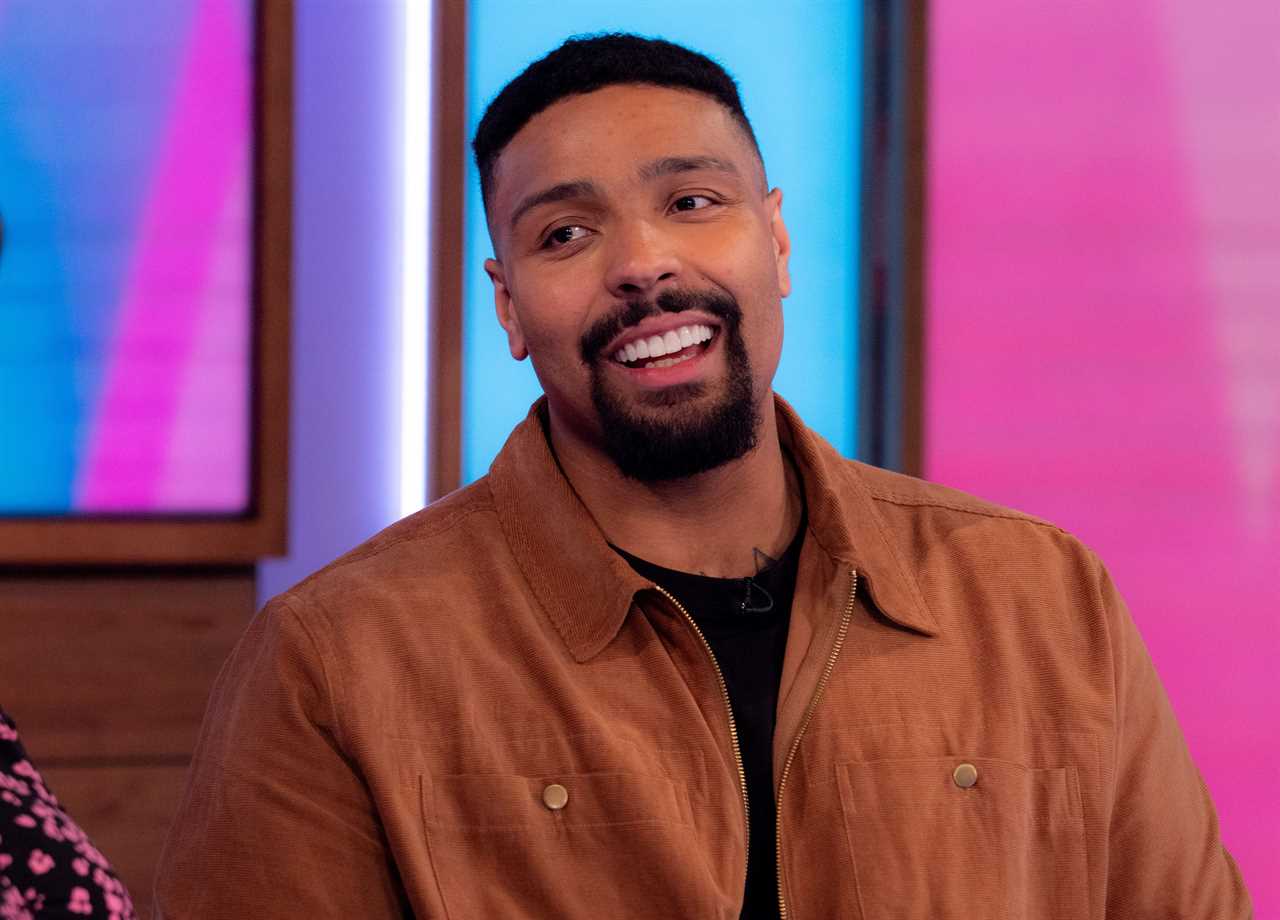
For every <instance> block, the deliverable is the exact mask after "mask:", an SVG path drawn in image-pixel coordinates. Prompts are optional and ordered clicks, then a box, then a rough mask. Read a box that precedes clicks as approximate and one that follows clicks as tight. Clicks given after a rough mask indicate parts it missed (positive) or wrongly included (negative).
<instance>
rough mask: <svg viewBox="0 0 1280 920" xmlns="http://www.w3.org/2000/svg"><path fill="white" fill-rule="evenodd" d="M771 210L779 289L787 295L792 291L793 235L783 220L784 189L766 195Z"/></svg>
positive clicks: (771, 226)
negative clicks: (791, 261)
mask: <svg viewBox="0 0 1280 920" xmlns="http://www.w3.org/2000/svg"><path fill="white" fill-rule="evenodd" d="M765 207H766V208H767V209H768V212H769V231H770V232H771V233H772V234H773V257H774V260H775V261H776V262H777V267H778V290H780V291H781V292H782V296H783V297H786V296H788V295H790V293H791V268H790V259H791V236H790V235H789V234H788V233H787V225H786V224H785V223H783V222H782V189H780V188H775V189H774V190H773V191H771V192H770V193H769V194H768V195H767V196H765Z"/></svg>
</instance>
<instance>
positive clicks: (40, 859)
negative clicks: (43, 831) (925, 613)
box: [27, 850, 53, 875]
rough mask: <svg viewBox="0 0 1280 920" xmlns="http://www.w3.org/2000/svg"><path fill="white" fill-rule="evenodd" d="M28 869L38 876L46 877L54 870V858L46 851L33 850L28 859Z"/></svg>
mask: <svg viewBox="0 0 1280 920" xmlns="http://www.w3.org/2000/svg"><path fill="white" fill-rule="evenodd" d="M27 868H28V869H30V870H31V871H32V872H34V873H35V874H36V875H44V874H45V873H46V872H48V871H49V870H50V869H52V868H53V857H52V856H50V855H49V854H48V853H46V852H45V851H44V850H32V851H31V855H30V856H29V857H27Z"/></svg>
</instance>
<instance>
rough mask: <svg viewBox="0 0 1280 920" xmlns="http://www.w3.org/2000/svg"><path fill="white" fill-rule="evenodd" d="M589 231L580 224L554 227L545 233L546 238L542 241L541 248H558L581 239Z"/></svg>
mask: <svg viewBox="0 0 1280 920" xmlns="http://www.w3.org/2000/svg"><path fill="white" fill-rule="evenodd" d="M589 232H590V231H589V230H587V228H586V227H583V226H581V225H580V224H565V225H564V226H563V227H556V228H555V229H554V230H552V231H551V232H550V233H548V234H547V238H546V239H545V240H543V242H542V248H543V249H559V248H560V247H562V246H567V245H569V244H570V243H572V242H575V241H577V240H580V239H582V238H583V237H584V236H586V235H587V234H588V233H589Z"/></svg>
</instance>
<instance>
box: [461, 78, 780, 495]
mask: <svg viewBox="0 0 1280 920" xmlns="http://www.w3.org/2000/svg"><path fill="white" fill-rule="evenodd" d="M780 205H781V193H780V192H779V191H777V190H776V189H775V190H774V191H773V192H771V193H767V194H766V192H765V186H764V176H763V169H762V167H761V165H760V162H759V159H758V158H757V156H756V153H755V150H754V148H753V147H752V145H751V143H750V142H749V140H748V139H747V138H746V136H745V134H744V133H743V131H742V129H741V128H740V127H739V126H738V124H737V123H736V122H735V121H734V120H733V118H732V116H731V115H730V114H729V113H728V111H727V110H725V109H724V108H723V107H722V106H721V105H720V104H719V103H718V102H716V101H715V100H714V99H712V98H710V97H708V96H704V95H702V94H700V93H694V92H687V91H682V90H673V89H666V88H661V87H654V86H648V85H626V86H611V87H606V88H604V89H600V90H597V91H595V92H592V93H588V94H586V95H582V96H573V97H569V98H567V99H564V100H561V101H560V102H558V103H556V104H555V105H553V106H551V107H550V108H548V109H546V110H545V111H543V112H541V113H539V114H538V115H537V116H535V117H534V118H533V119H531V120H530V121H529V123H528V124H527V125H525V127H524V128H522V129H521V131H520V132H519V133H518V134H517V135H516V136H515V137H514V138H513V139H512V141H511V143H510V144H508V146H507V147H506V148H505V149H504V150H503V152H502V154H501V156H500V157H499V159H498V163H497V168H496V170H495V174H494V183H493V187H492V191H491V196H490V203H489V219H490V230H491V233H492V236H493V240H494V246H495V251H496V254H497V256H498V260H496V261H495V260H490V261H489V262H487V263H486V265H485V268H486V270H487V271H488V272H489V275H490V277H491V278H492V280H493V283H494V295H495V300H496V304H497V310H498V318H499V320H500V321H501V323H502V325H503V327H504V328H505V329H506V331H507V336H508V340H509V344H510V347H511V353H512V355H513V356H515V357H517V358H523V357H525V356H526V355H529V356H531V357H532V359H533V365H534V370H535V371H536V373H537V375H538V379H539V381H540V382H541V383H542V387H543V389H544V390H545V391H546V393H547V397H548V402H549V405H550V408H551V412H552V417H553V422H554V423H557V424H560V425H564V426H567V427H568V428H569V429H571V430H572V432H573V433H574V435H575V436H577V437H579V438H581V439H584V440H586V441H588V442H589V443H592V444H596V445H598V446H599V447H601V448H602V449H603V450H605V451H606V452H607V453H608V454H609V455H610V456H611V457H612V458H613V459H614V461H615V462H616V463H617V464H618V465H619V467H620V468H621V469H622V471H623V472H624V473H626V474H627V475H630V476H633V477H635V478H638V479H645V480H663V479H672V478H679V477H682V476H688V475H692V474H695V473H698V472H702V471H704V470H706V469H711V468H714V467H716V466H719V465H720V464H722V463H725V462H727V461H728V460H732V459H736V457H738V456H741V455H742V454H743V453H745V452H746V451H747V450H749V449H750V447H751V446H752V445H753V444H754V443H755V434H756V428H757V426H758V424H759V420H760V413H761V410H762V408H763V407H764V405H765V403H766V401H767V400H768V397H769V393H770V385H771V382H772V380H773V375H774V371H775V370H776V369H777V364H778V357H779V354H780V352H781V347H782V311H781V298H782V297H785V296H786V295H787V293H788V292H789V286H790V282H789V278H788V274H787V257H788V255H789V243H788V240H787V234H786V229H785V227H784V226H783V223H782V218H781V213H780Z"/></svg>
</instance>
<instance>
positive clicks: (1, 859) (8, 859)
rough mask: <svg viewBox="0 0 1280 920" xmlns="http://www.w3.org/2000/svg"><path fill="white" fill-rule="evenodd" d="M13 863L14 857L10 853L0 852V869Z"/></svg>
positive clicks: (6, 867)
mask: <svg viewBox="0 0 1280 920" xmlns="http://www.w3.org/2000/svg"><path fill="white" fill-rule="evenodd" d="M11 865H13V857H12V856H10V855H9V854H8V853H0V869H8V868H9V867H10V866H11Z"/></svg>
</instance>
